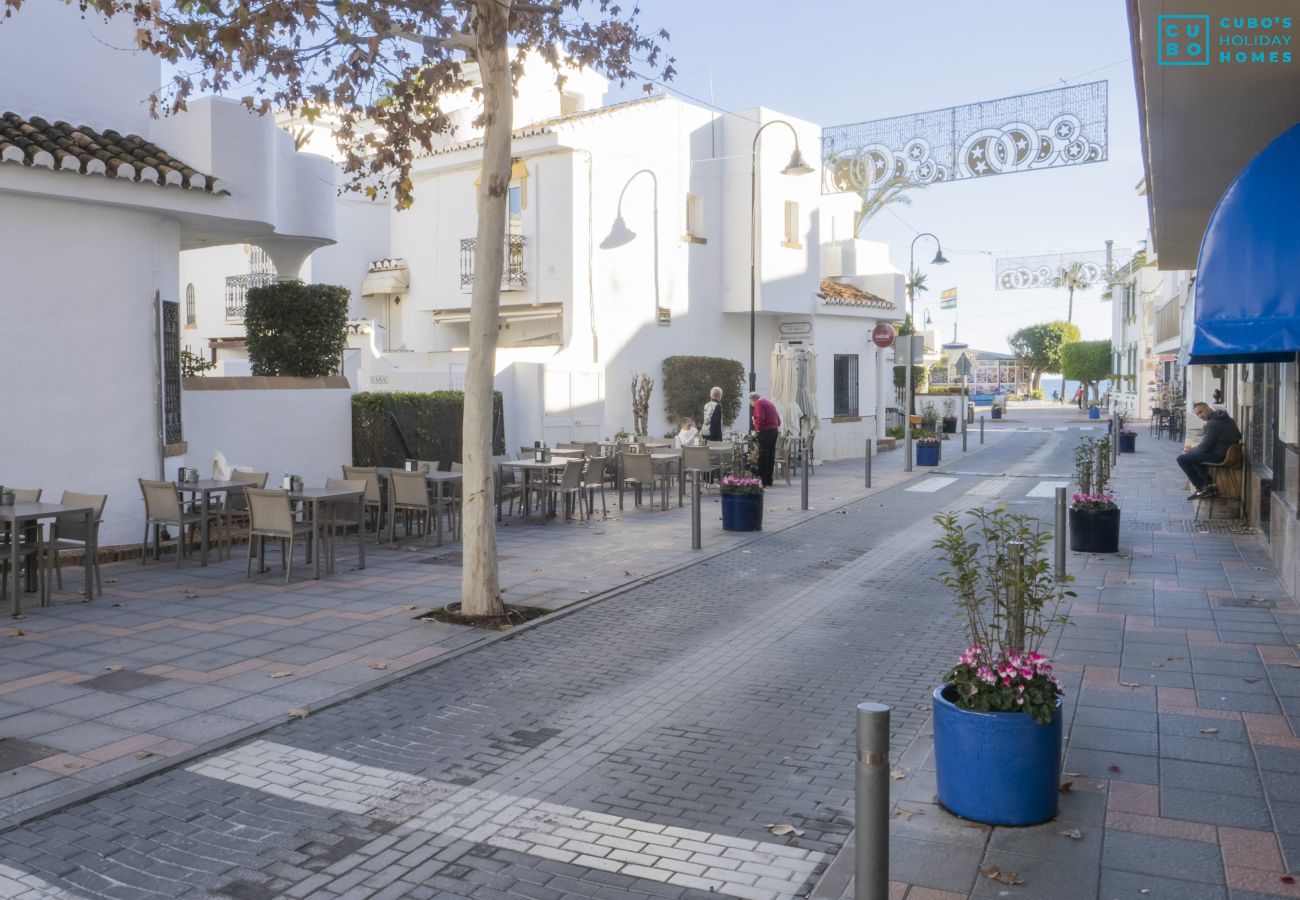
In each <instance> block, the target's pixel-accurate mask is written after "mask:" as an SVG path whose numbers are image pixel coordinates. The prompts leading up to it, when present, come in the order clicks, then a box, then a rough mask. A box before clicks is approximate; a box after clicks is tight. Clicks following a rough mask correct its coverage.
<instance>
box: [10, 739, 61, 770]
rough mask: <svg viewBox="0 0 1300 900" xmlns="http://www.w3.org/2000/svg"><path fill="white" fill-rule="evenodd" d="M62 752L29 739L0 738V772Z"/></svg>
mask: <svg viewBox="0 0 1300 900" xmlns="http://www.w3.org/2000/svg"><path fill="white" fill-rule="evenodd" d="M62 752H63V751H62V750H59V749H57V748H55V747H46V746H45V745H44V744H33V743H32V742H31V741H24V740H20V739H19V738H0V772H8V771H10V770H11V769H16V768H18V767H19V766H25V765H27V764H29V763H34V762H36V761H38V760H42V759H48V758H49V757H51V756H58V755H59V754H60V753H62Z"/></svg>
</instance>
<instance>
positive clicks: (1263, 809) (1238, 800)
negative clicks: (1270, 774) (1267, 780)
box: [1160, 781, 1276, 829]
mask: <svg viewBox="0 0 1300 900" xmlns="http://www.w3.org/2000/svg"><path fill="white" fill-rule="evenodd" d="M1214 785H1215V782H1213V781H1210V782H1207V783H1206V784H1205V786H1207V787H1208V786H1214ZM1274 807H1275V813H1276V804H1274ZM1160 814H1161V815H1163V816H1166V817H1167V818H1171V819H1186V820H1188V821H1189V822H1206V823H1208V824H1211V825H1228V826H1231V827H1233V828H1257V829H1258V828H1268V827H1270V824H1271V819H1270V817H1269V807H1268V805H1267V804H1266V803H1265V802H1264V800H1263V798H1261V797H1239V796H1232V795H1230V794H1221V793H1210V792H1208V791H1199V790H1191V789H1186V788H1175V787H1162V788H1161V789H1160Z"/></svg>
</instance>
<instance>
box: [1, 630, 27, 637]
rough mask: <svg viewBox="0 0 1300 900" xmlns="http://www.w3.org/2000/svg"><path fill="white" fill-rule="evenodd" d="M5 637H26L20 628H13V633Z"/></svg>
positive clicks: (25, 633)
mask: <svg viewBox="0 0 1300 900" xmlns="http://www.w3.org/2000/svg"><path fill="white" fill-rule="evenodd" d="M5 637H27V632H25V631H23V630H22V629H21V628H15V629H14V630H13V631H11V632H9V633H8V634H7V635H5Z"/></svg>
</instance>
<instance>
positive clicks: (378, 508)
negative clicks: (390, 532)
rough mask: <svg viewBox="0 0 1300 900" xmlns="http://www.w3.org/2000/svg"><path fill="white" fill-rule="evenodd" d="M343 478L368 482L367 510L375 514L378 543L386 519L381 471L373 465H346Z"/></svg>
mask: <svg viewBox="0 0 1300 900" xmlns="http://www.w3.org/2000/svg"><path fill="white" fill-rule="evenodd" d="M421 477H423V476H421ZM343 479H344V480H345V481H364V482H365V483H366V500H365V510H366V512H367V513H371V512H373V513H374V514H375V543H376V544H378V543H379V542H380V541H381V540H382V539H383V532H382V530H381V529H380V525H382V524H383V519H384V492H383V490H382V489H381V488H380V486H379V471H378V470H377V469H376V468H374V467H373V466H344V467H343ZM389 515H392V513H391V512H390V513H389Z"/></svg>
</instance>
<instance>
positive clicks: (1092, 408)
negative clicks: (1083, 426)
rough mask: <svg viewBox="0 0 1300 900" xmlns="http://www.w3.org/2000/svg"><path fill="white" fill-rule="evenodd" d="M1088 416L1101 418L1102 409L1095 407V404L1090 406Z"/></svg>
mask: <svg viewBox="0 0 1300 900" xmlns="http://www.w3.org/2000/svg"><path fill="white" fill-rule="evenodd" d="M1088 418H1089V419H1100V418H1101V410H1100V409H1098V408H1097V407H1095V406H1090V407H1088Z"/></svg>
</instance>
